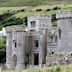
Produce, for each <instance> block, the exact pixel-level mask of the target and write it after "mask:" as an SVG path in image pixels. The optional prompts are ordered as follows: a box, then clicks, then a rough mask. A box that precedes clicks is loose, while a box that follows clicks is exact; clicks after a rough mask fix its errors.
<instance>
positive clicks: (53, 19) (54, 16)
mask: <svg viewBox="0 0 72 72" xmlns="http://www.w3.org/2000/svg"><path fill="white" fill-rule="evenodd" d="M56 20H57V19H56V14H52V22H55V21H56Z"/></svg>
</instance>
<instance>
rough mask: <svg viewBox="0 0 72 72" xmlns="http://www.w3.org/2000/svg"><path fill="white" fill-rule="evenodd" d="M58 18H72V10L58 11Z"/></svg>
mask: <svg viewBox="0 0 72 72" xmlns="http://www.w3.org/2000/svg"><path fill="white" fill-rule="evenodd" d="M56 18H57V19H61V18H72V12H65V11H60V12H57V15H56Z"/></svg>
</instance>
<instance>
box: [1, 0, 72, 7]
mask: <svg viewBox="0 0 72 72" xmlns="http://www.w3.org/2000/svg"><path fill="white" fill-rule="evenodd" d="M71 3H72V0H0V6H5V7H6V6H37V5H53V4H71Z"/></svg>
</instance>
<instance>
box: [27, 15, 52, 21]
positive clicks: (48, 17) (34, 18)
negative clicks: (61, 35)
mask: <svg viewBox="0 0 72 72" xmlns="http://www.w3.org/2000/svg"><path fill="white" fill-rule="evenodd" d="M50 18H51V16H48V15H44V14H39V15H33V16H28V20H37V19H38V20H39V19H50Z"/></svg>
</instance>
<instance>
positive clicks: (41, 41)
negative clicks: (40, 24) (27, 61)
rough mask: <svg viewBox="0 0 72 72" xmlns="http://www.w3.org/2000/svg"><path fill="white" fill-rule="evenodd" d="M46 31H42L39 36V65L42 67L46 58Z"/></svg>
mask: <svg viewBox="0 0 72 72" xmlns="http://www.w3.org/2000/svg"><path fill="white" fill-rule="evenodd" d="M45 33H46V31H45V30H42V31H40V34H39V65H40V66H42V64H43V63H44V56H45Z"/></svg>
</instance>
